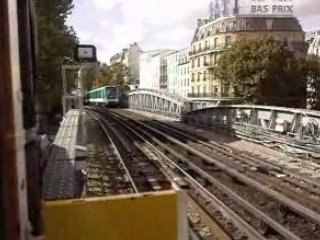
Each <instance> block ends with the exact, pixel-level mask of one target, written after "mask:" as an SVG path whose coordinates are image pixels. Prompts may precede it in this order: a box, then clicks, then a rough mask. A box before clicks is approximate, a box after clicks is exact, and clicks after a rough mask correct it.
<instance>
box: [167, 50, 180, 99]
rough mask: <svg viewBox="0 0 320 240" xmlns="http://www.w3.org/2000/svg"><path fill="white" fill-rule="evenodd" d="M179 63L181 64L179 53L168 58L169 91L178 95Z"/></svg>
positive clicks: (174, 53)
mask: <svg viewBox="0 0 320 240" xmlns="http://www.w3.org/2000/svg"><path fill="white" fill-rule="evenodd" d="M178 63H179V52H178V51H176V52H173V53H172V54H170V55H169V56H168V57H167V75H168V81H167V91H168V92H169V93H172V94H176V92H177V90H178V88H177V87H176V83H177V80H178Z"/></svg>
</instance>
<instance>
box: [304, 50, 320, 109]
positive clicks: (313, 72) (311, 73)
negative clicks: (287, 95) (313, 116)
mask: <svg viewBox="0 0 320 240" xmlns="http://www.w3.org/2000/svg"><path fill="white" fill-rule="evenodd" d="M304 71H305V74H306V75H307V78H308V90H309V91H308V105H310V107H311V109H315V110H320V58H319V57H317V56H311V57H310V58H308V59H307V60H306V64H305V65H304Z"/></svg>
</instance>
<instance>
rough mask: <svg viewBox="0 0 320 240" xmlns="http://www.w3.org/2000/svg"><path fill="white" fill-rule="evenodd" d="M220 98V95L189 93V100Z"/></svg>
mask: <svg viewBox="0 0 320 240" xmlns="http://www.w3.org/2000/svg"><path fill="white" fill-rule="evenodd" d="M213 97H220V95H219V94H218V93H208V92H207V93H188V98H213Z"/></svg>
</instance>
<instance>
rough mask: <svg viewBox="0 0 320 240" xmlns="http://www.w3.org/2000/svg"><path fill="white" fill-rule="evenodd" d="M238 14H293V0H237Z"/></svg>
mask: <svg viewBox="0 0 320 240" xmlns="http://www.w3.org/2000/svg"><path fill="white" fill-rule="evenodd" d="M238 2H239V6H238V7H239V9H238V13H239V14H240V15H276V16H293V0H239V1H238Z"/></svg>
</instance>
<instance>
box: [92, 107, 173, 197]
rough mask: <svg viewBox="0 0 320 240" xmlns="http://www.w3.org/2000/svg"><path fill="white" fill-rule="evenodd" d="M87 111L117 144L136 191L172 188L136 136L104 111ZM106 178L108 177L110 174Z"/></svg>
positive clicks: (122, 161)
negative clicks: (129, 133)
mask: <svg viewBox="0 0 320 240" xmlns="http://www.w3.org/2000/svg"><path fill="white" fill-rule="evenodd" d="M87 112H88V113H89V114H90V115H91V116H94V118H95V119H96V121H98V122H99V124H100V126H101V128H102V129H103V130H104V132H105V134H106V136H107V138H108V139H110V141H112V142H113V144H114V146H116V151H117V153H118V154H117V156H118V159H121V164H120V167H121V168H123V169H125V172H126V176H127V178H129V179H130V182H131V183H132V186H133V188H134V192H149V191H160V190H168V189H170V188H171V183H170V181H169V180H168V179H167V178H166V177H165V175H164V174H163V173H162V172H161V171H159V169H158V168H157V166H155V165H154V164H153V162H152V160H150V156H148V155H147V154H145V152H144V151H143V150H142V149H141V147H140V145H139V144H137V141H136V139H135V137H134V136H132V135H128V133H127V132H126V131H124V130H123V128H122V127H121V126H119V125H118V124H117V122H115V121H113V119H110V117H108V116H107V115H106V114H105V113H104V112H103V111H99V110H97V109H96V110H95V111H93V110H88V111H87ZM105 178H108V175H106V176H105ZM119 178H121V176H119Z"/></svg>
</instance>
